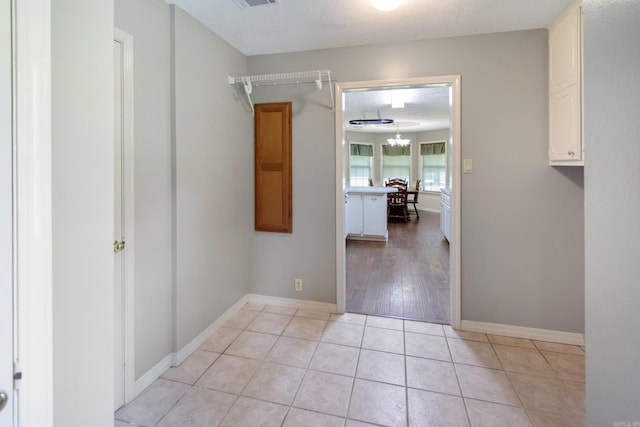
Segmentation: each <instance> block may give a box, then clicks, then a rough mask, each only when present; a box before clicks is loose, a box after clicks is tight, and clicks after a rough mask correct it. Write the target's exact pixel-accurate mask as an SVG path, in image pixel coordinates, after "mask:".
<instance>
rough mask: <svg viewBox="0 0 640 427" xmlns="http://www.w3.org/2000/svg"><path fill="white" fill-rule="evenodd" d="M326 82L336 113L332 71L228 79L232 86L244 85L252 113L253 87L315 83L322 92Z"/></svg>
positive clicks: (332, 107) (332, 106)
mask: <svg viewBox="0 0 640 427" xmlns="http://www.w3.org/2000/svg"><path fill="white" fill-rule="evenodd" d="M324 81H326V82H328V83H329V92H330V94H331V109H332V110H333V111H335V100H334V95H333V86H332V85H331V83H332V82H331V71H329V70H316V71H302V72H298V73H281V74H264V75H257V76H241V77H231V76H229V77H228V82H229V84H230V85H233V84H236V83H242V85H243V86H244V93H245V95H246V96H247V100H248V101H249V105H250V106H251V111H252V113H253V111H254V108H253V103H252V102H251V92H252V91H253V86H255V87H258V86H264V85H280V84H282V85H286V84H300V83H315V84H316V87H317V88H318V90H322V87H323V82H324Z"/></svg>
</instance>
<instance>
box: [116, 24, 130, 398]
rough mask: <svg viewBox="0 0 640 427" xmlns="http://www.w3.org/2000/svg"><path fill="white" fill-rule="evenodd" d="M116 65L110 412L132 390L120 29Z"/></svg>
mask: <svg viewBox="0 0 640 427" xmlns="http://www.w3.org/2000/svg"><path fill="white" fill-rule="evenodd" d="M113 64H114V73H113V74H114V86H113V89H114V90H113V92H114V199H115V200H114V215H113V216H114V224H113V227H114V237H113V240H114V263H113V264H114V275H113V277H114V286H113V289H114V328H115V329H114V340H115V342H114V351H115V354H114V386H115V387H114V406H115V408H114V409H118V408H119V407H121V406H122V405H123V404H125V403H128V402H129V401H130V400H131V399H132V398H133V391H134V385H135V380H134V366H133V359H134V350H133V347H134V341H133V317H134V316H133V310H134V308H133V307H134V303H133V298H134V292H133V289H134V277H135V274H134V265H135V262H134V253H135V251H134V244H135V242H134V236H135V232H134V227H133V225H134V223H135V218H134V217H135V214H134V195H133V188H134V185H133V175H134V173H133V164H134V161H133V156H134V152H133V37H132V36H131V35H130V34H127V33H125V32H124V31H121V30H119V29H116V30H115V37H114V40H113Z"/></svg>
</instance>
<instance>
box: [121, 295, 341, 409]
mask: <svg viewBox="0 0 640 427" xmlns="http://www.w3.org/2000/svg"><path fill="white" fill-rule="evenodd" d="M247 302H253V303H256V304H269V305H278V306H281V307H292V308H297V309H301V310H313V311H323V312H329V313H336V312H337V310H336V305H335V304H330V303H326V302H317V301H306V300H299V299H294V298H279V297H270V296H266V295H256V294H246V295H244V296H243V297H242V298H240V299H239V300H238V301H237V302H236V303H235V304H233V305H232V306H231V307H230V308H229V309H228V310H227V311H225V312H224V314H222V315H221V316H220V317H218V318H217V319H216V320H214V321H213V323H211V325H209V326H208V327H207V328H206V329H205V330H204V331H202V332H201V333H199V334H198V336H196V337H195V338H194V339H192V340H191V341H190V342H189V343H188V344H187V345H185V346H184V347H182V348H181V349H180V350H178V351H177V352H175V353H170V354H167V355H166V356H165V357H164V358H163V359H162V360H161V361H160V362H158V363H157V364H156V365H155V366H154V367H153V368H151V369H149V370H148V371H147V372H145V373H144V374H143V375H142V376H141V377H140V378H138V380H136V382H135V386H134V396H133V397H132V399H133V398H135V397H136V396H138V395H139V394H140V393H142V392H143V391H144V390H145V389H146V388H147V387H149V386H150V385H151V384H152V383H153V382H154V381H155V380H157V379H158V378H160V376H161V375H162V374H164V372H165V371H166V370H167V369H169V368H170V367H172V366H178V365H179V364H181V363H182V362H183V361H184V360H185V359H186V358H187V357H189V356H190V355H191V354H192V353H193V352H194V351H196V350H197V349H198V347H200V346H201V345H202V344H203V343H204V342H205V341H206V340H207V339H209V337H210V336H211V335H212V334H213V333H214V332H215V330H216V329H218V328H219V327H220V326H222V325H223V324H224V323H225V322H226V321H227V320H228V319H229V318H230V317H231V316H233V315H234V314H235V313H236V312H237V311H238V310H240V309H241V308H242V307H243V306H244V305H245V304H246V303H247Z"/></svg>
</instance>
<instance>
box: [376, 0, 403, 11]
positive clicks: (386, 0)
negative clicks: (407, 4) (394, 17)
mask: <svg viewBox="0 0 640 427" xmlns="http://www.w3.org/2000/svg"><path fill="white" fill-rule="evenodd" d="M400 3H402V0H371V4H372V5H373V7H375V8H376V9H378V10H382V11H385V12H389V11H392V10H394V9H395V8H397V7H398V6H400Z"/></svg>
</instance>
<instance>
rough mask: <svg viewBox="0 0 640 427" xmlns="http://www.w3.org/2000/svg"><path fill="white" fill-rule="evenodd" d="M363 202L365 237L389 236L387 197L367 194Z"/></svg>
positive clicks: (363, 231) (363, 197)
mask: <svg viewBox="0 0 640 427" xmlns="http://www.w3.org/2000/svg"><path fill="white" fill-rule="evenodd" d="M362 202H363V209H362V213H363V215H362V216H363V219H362V222H363V227H362V228H363V230H362V233H363V234H364V235H365V236H385V235H386V234H387V195H386V194H375V195H372V194H365V195H364V196H362Z"/></svg>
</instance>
